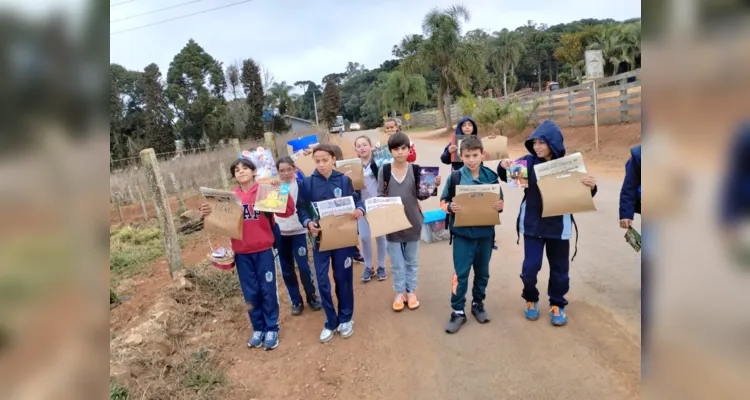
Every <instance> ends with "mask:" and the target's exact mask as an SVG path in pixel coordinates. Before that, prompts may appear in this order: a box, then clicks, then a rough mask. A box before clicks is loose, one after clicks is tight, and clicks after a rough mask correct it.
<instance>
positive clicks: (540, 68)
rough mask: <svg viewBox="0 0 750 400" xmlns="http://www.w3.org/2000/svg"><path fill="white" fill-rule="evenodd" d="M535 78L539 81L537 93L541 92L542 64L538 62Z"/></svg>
mask: <svg viewBox="0 0 750 400" xmlns="http://www.w3.org/2000/svg"><path fill="white" fill-rule="evenodd" d="M536 71H537V78H538V79H539V91H540V92H541V91H542V62H541V61H539V65H537V69H536Z"/></svg>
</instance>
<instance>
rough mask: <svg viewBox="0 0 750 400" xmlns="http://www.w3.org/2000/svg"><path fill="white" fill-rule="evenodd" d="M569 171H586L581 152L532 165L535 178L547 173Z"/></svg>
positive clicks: (540, 177) (583, 172)
mask: <svg viewBox="0 0 750 400" xmlns="http://www.w3.org/2000/svg"><path fill="white" fill-rule="evenodd" d="M570 172H580V173H582V174H585V173H586V166H585V165H584V164H583V156H582V155H581V153H573V154H571V155H569V156H565V157H561V158H558V159H555V160H550V161H547V162H545V163H541V164H536V165H534V173H535V174H536V179H537V180H540V179H542V178H544V177H545V176H549V175H557V174H565V173H570Z"/></svg>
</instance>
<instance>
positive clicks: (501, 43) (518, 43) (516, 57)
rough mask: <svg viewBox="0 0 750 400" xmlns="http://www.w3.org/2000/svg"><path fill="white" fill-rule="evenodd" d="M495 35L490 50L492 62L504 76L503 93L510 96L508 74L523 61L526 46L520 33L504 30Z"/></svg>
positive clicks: (495, 68) (496, 69) (494, 67)
mask: <svg viewBox="0 0 750 400" xmlns="http://www.w3.org/2000/svg"><path fill="white" fill-rule="evenodd" d="M493 35H494V38H493V39H492V43H491V44H490V49H489V51H490V60H491V64H492V67H493V69H494V70H495V71H499V72H500V73H501V74H502V75H503V93H504V95H505V96H508V73H509V72H511V71H512V70H513V68H514V67H515V66H516V65H518V63H519V62H520V61H521V55H522V54H523V51H524V50H525V47H526V46H525V45H524V43H523V37H521V35H519V34H518V32H511V31H509V30H507V29H503V30H502V31H500V32H495V33H493Z"/></svg>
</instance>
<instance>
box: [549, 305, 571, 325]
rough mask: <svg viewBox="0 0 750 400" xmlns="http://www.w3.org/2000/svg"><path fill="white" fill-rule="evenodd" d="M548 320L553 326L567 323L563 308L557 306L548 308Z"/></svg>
mask: <svg viewBox="0 0 750 400" xmlns="http://www.w3.org/2000/svg"><path fill="white" fill-rule="evenodd" d="M549 315H550V320H551V321H552V325H554V326H563V325H565V324H567V323H568V317H567V316H566V315H565V309H564V308H560V307H558V306H552V307H550V308H549Z"/></svg>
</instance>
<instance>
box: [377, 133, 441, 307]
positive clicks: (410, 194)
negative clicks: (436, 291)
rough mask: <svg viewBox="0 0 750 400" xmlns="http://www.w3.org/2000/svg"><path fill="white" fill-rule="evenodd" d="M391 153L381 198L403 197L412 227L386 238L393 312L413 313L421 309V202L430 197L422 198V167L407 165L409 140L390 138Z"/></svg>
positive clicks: (382, 172)
mask: <svg viewBox="0 0 750 400" xmlns="http://www.w3.org/2000/svg"><path fill="white" fill-rule="evenodd" d="M388 150H389V151H390V152H391V155H393V163H391V164H385V165H383V167H382V168H381V169H380V171H378V196H381V197H383V196H385V197H401V204H403V206H404V212H405V214H406V217H407V219H408V220H409V223H410V224H411V227H410V228H408V229H404V230H401V231H398V232H394V233H390V234H387V235H386V241H387V242H388V255H389V256H390V257H391V275H392V276H393V290H394V291H395V292H396V298H395V300H394V301H393V310H394V311H401V310H403V309H404V303H407V305H408V307H409V309H411V310H413V309H416V308H417V307H419V300H417V293H416V290H417V273H418V267H419V264H418V262H417V258H418V256H419V238H420V237H421V235H422V221H423V219H424V218H423V217H422V210H421V208H420V206H419V200H425V199H427V198H428V197H430V196H429V195H428V196H420V194H419V166H418V165H416V164H411V163H409V162H407V161H406V160H407V157H408V156H409V153H410V145H409V137H408V136H406V134H405V133H403V132H396V133H394V134H393V135H391V136H390V137H389V138H388ZM435 182H437V184H438V185H440V176H436V177H435Z"/></svg>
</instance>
